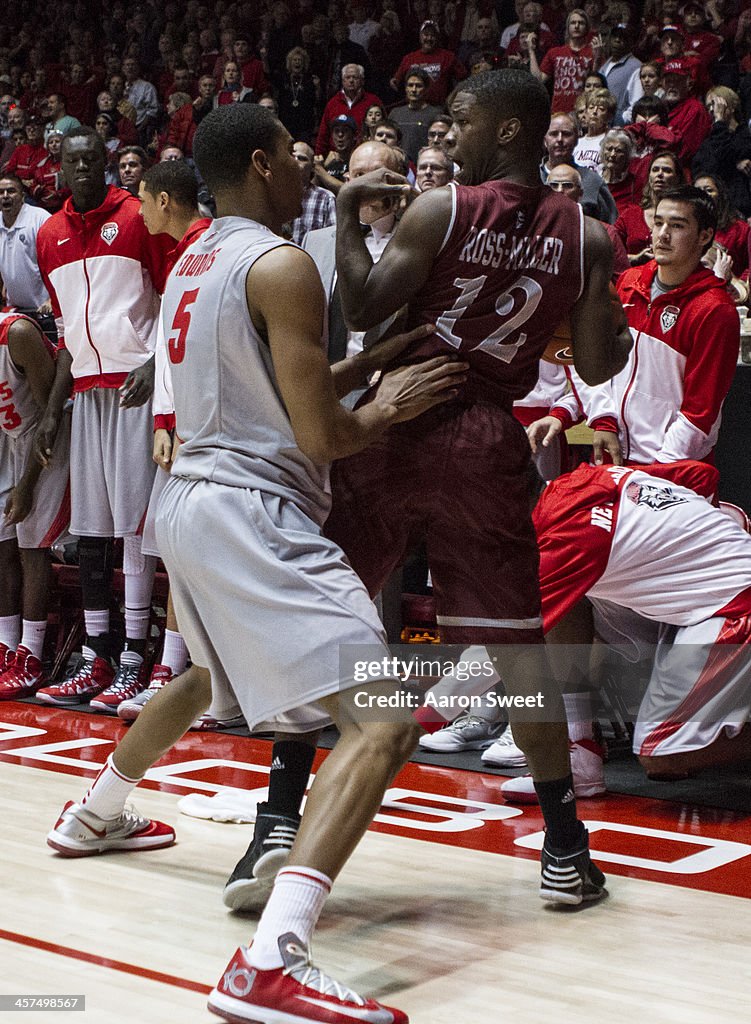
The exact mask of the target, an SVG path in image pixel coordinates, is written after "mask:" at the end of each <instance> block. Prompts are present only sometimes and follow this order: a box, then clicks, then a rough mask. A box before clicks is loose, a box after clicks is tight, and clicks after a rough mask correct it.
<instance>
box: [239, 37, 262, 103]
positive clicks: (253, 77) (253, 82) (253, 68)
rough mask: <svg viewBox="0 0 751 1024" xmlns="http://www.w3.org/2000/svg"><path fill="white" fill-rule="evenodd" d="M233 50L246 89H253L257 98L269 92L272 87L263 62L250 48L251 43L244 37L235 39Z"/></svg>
mask: <svg viewBox="0 0 751 1024" xmlns="http://www.w3.org/2000/svg"><path fill="white" fill-rule="evenodd" d="M232 52H233V55H234V58H235V60H236V61H237V65H238V67H239V68H240V73H241V75H242V81H243V85H244V86H245V88H246V89H252V90H253V93H254V95H255V96H256V98H257V99H260V97H261V96H263V94H264V93H266V92H269V91H270V89H271V86H270V85H269V80H268V78H267V77H266V72H265V71H264V68H263V64H262V63H261V61H260V60H259V59H258V57H254V56H253V54H252V53H251V50H250V43H249V42H248V40H247V39H243V38H242V37H240V38H239V39H236V40H235V41H234V43H233V44H232Z"/></svg>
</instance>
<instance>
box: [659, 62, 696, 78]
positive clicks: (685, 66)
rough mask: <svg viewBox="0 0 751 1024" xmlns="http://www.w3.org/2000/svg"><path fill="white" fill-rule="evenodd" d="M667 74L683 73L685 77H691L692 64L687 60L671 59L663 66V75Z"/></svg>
mask: <svg viewBox="0 0 751 1024" xmlns="http://www.w3.org/2000/svg"><path fill="white" fill-rule="evenodd" d="M665 75H683V77H684V78H691V77H692V76H691V65H690V64H689V63H688V61H687V60H669V61H668V62H667V64H665V65H663V68H662V77H663V78H664V77H665Z"/></svg>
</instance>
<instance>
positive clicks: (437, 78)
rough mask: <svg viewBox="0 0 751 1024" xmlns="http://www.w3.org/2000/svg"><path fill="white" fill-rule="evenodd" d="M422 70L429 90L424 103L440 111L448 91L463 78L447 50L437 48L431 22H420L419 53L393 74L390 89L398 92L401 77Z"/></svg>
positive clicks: (435, 30)
mask: <svg viewBox="0 0 751 1024" xmlns="http://www.w3.org/2000/svg"><path fill="white" fill-rule="evenodd" d="M415 66H419V67H422V68H424V69H425V70H426V71H427V73H428V74H429V75H430V77H431V79H432V84H431V86H430V88H429V89H428V90H427V92H426V93H425V101H426V103H429V104H431V105H432V106H437V107H442V106H443V105H444V103H445V102H446V98H447V96H448V94H449V92H450V91H451V89H452V88H453V87H454V86H455V85H456V84H457V82H460V81H461V80H462V78H466V77H467V72H466V69H465V68H464V65H463V64H460V63H459V61H458V60H457V58H456V54H454V53H452V52H451V50H442V49H440V48H439V46H438V26H437V25H436V23H435V22H434V21H424V22H423V23H422V26H421V27H420V49H419V50H413V51H412V52H411V53H408V54H407V55H406V57H403V58H402V62H401V64H400V65H399V67H398V68H397V69H396V71H395V72H394V77H393V78H392V79H391V88H392V89H394V91H396V92H398V90H399V87H400V85H401V83H402V81H403V80H404V77H405V75H406V74H407V72H408V71H409V69H410V68H413V67H415Z"/></svg>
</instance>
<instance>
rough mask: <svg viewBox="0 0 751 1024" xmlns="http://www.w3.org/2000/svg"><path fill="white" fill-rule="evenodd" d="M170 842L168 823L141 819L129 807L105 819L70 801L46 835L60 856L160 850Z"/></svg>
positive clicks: (86, 855) (172, 832)
mask: <svg viewBox="0 0 751 1024" xmlns="http://www.w3.org/2000/svg"><path fill="white" fill-rule="evenodd" d="M174 841H175V830H174V829H173V828H172V826H171V825H165V823H164V822H163V821H151V820H150V819H149V818H142V817H141V815H140V814H138V813H137V812H136V811H134V810H133V808H132V807H126V808H125V810H124V811H123V812H122V814H120V815H119V816H118V817H117V818H112V819H105V818H100V817H99V816H98V815H96V814H92V813H91V811H87V810H86V808H85V807H82V806H81V805H80V804H74V803H73V801H72V800H70V801H68V803H67V804H66V805H65V807H63V812H62V814H61V815H60V817H59V818H58V819H57V821H56V822H55V827H54V828H53V829H52V831H51V832H50V833H49V835H48V836H47V845H48V846H51V847H52V849H53V850H57V852H58V853H61V854H62V855H63V856H64V857H90V856H91V855H92V854H94V853H105V852H106V851H107V850H160V849H161V848H162V847H163V846H172V844H173V843H174Z"/></svg>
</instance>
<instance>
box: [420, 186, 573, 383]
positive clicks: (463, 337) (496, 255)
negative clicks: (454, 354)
mask: <svg viewBox="0 0 751 1024" xmlns="http://www.w3.org/2000/svg"><path fill="white" fill-rule="evenodd" d="M450 187H451V188H452V189H453V195H454V203H453V215H452V218H451V224H450V226H449V230H448V233H447V235H446V239H445V240H444V243H443V246H442V248H441V251H440V252H439V254H438V256H437V258H436V260H435V263H434V264H433V269H432V271H431V274H430V277H429V279H428V281H427V282H426V283H425V285H424V287H423V288H422V289H421V290H420V291H419V292H418V293H417V295H416V296H415V297H414V299H413V300H412V302H411V303H410V317H409V319H410V325H411V326H412V327H416V326H417V325H418V324H423V323H434V324H435V325H436V333H435V334H433V335H431V336H430V337H429V338H426V339H425V341H423V342H421V343H420V344H419V345H418V346H417V347H416V348H415V349H414V350H410V356H413V355H418V356H420V357H430V356H436V355H442V354H444V353H445V352H446V351H447V350H449V349H455V350H457V351H458V352H460V353H461V355H462V357H463V358H464V359H466V360H467V361H468V362H469V364H470V367H471V369H470V378H471V377H472V376H474V377H475V378H479V380H481V381H482V382H483V383H484V384H485V385H486V387H485V388H484V389H483V390H486V391H488V390H489V391H490V392H491V393H495V394H497V395H498V397H499V398H500V399H503V400H506V399H510V400H513V399H518V398H523V397H524V396H525V395H526V394H527V393H528V392H529V391H531V389H532V388H533V387H534V386H535V384H536V382H537V378H538V369H537V367H538V363H539V361H540V357H541V356H542V353H543V352H544V351H545V347H546V345H547V343H548V342H549V341H550V336H551V334H552V333H553V331H554V330H555V328H556V327H557V325H558V324H559V323H560V322H561V320H562V319H563V318H564V317H565V316H566V314H567V313H568V312H569V310H570V309H571V307H572V306H573V305H574V303H575V302H576V300H577V299H578V298H579V296H580V294H581V291H582V286H583V281H584V267H583V260H584V248H583V233H584V220H583V214H582V211H581V208H580V207H579V205H578V204H577V203H573V202H571V200H570V199H567V198H566V197H565V196H559V195H557V194H556V193H555V192H552V191H551V190H550V189H549V188H547V187H546V186H544V185H540V186H539V188H538V187H533V188H528V187H527V186H524V185H517V184H514V183H512V182H509V181H488V182H485V184H483V185H472V186H467V185H456V184H454V183H452V184H451V186H450ZM478 383H479V381H478Z"/></svg>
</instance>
